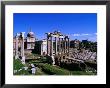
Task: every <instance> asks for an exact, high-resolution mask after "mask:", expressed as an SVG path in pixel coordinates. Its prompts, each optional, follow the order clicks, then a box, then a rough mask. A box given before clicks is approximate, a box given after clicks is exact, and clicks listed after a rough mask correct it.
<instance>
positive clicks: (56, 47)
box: [55, 37, 57, 54]
mask: <svg viewBox="0 0 110 88" xmlns="http://www.w3.org/2000/svg"><path fill="white" fill-rule="evenodd" d="M55 54H57V37H55Z"/></svg>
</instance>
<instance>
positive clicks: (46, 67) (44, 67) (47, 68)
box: [41, 64, 70, 75]
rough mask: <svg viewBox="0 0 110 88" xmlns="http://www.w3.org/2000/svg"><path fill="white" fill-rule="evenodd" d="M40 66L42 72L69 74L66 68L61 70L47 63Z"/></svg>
mask: <svg viewBox="0 0 110 88" xmlns="http://www.w3.org/2000/svg"><path fill="white" fill-rule="evenodd" d="M41 67H42V70H43V71H44V72H46V73H48V74H50V75H69V74H70V72H69V71H67V70H62V69H60V68H57V67H55V66H52V65H49V64H42V65H41Z"/></svg>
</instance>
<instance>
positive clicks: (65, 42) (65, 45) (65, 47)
mask: <svg viewBox="0 0 110 88" xmlns="http://www.w3.org/2000/svg"><path fill="white" fill-rule="evenodd" d="M64 43H65V46H64V53H66V46H67V44H66V37H65V41H64Z"/></svg>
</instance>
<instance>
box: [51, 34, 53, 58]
mask: <svg viewBox="0 0 110 88" xmlns="http://www.w3.org/2000/svg"><path fill="white" fill-rule="evenodd" d="M50 46H51V48H50V53H51V56H53V37H52V36H51V45H50Z"/></svg>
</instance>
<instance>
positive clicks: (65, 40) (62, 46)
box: [47, 33, 70, 57]
mask: <svg viewBox="0 0 110 88" xmlns="http://www.w3.org/2000/svg"><path fill="white" fill-rule="evenodd" d="M53 38H55V47H54V48H55V49H54V50H55V55H57V54H58V53H59V54H61V53H62V54H68V55H69V46H70V44H69V37H68V36H63V35H61V36H56V35H55V34H53V33H47V54H48V55H50V56H51V57H53ZM58 39H59V40H58ZM49 41H50V43H49ZM58 46H59V47H58ZM49 48H50V50H49ZM49 51H50V52H49Z"/></svg>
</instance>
